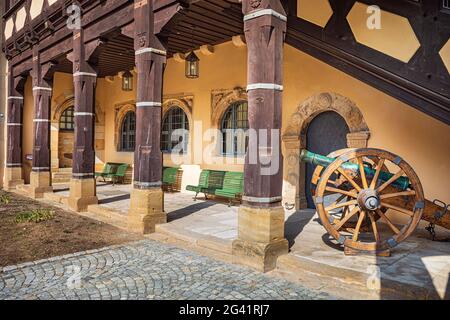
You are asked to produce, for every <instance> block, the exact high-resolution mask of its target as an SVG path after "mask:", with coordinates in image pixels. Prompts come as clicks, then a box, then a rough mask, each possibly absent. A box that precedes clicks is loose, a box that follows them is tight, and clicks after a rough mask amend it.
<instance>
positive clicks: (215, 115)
mask: <svg viewBox="0 0 450 320" xmlns="http://www.w3.org/2000/svg"><path fill="white" fill-rule="evenodd" d="M211 101H212V105H211V107H212V112H211V125H212V127H213V128H216V129H220V121H221V120H222V117H223V115H224V114H225V112H226V111H227V110H228V108H229V107H230V105H232V104H233V103H235V102H239V101H248V96H247V92H246V91H245V89H244V88H240V87H237V88H234V89H231V90H214V91H213V92H212V94H211Z"/></svg>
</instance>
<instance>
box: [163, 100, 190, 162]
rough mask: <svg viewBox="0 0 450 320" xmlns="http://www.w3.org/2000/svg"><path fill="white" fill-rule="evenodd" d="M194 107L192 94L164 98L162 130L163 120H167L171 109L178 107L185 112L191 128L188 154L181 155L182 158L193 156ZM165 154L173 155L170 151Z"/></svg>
mask: <svg viewBox="0 0 450 320" xmlns="http://www.w3.org/2000/svg"><path fill="white" fill-rule="evenodd" d="M193 105H194V96H193V95H192V94H186V93H179V94H171V95H165V96H164V97H163V105H162V118H161V130H162V124H163V120H164V119H165V117H166V115H167V113H168V112H169V111H170V109H172V108H174V107H178V108H180V109H181V110H183V112H184V114H185V115H186V117H187V121H188V128H189V135H188V137H189V139H188V143H187V148H186V152H184V153H183V154H181V155H182V156H188V155H190V154H191V149H192V136H193V135H192V132H193V128H194V121H193V117H192V108H193ZM163 152H164V153H165V154H171V152H169V151H163Z"/></svg>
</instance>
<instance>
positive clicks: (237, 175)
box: [222, 172, 244, 193]
mask: <svg viewBox="0 0 450 320" xmlns="http://www.w3.org/2000/svg"><path fill="white" fill-rule="evenodd" d="M243 187H244V174H243V173H242V172H227V173H225V178H224V181H223V188H222V189H224V190H232V191H234V192H236V193H242V190H243Z"/></svg>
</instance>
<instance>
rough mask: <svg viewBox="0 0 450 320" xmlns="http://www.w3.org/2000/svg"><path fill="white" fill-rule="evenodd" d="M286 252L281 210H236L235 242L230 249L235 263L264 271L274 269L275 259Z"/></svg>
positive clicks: (249, 208) (287, 247)
mask: <svg viewBox="0 0 450 320" xmlns="http://www.w3.org/2000/svg"><path fill="white" fill-rule="evenodd" d="M288 251H289V243H288V241H287V240H286V239H285V238H284V209H283V207H281V206H279V207H274V208H254V207H247V206H241V207H240V208H239V217H238V239H236V240H235V241H233V247H232V254H233V262H234V263H238V264H243V265H246V266H249V267H251V268H254V269H256V270H258V271H261V272H267V271H270V270H273V269H275V268H276V262H277V258H278V257H279V256H280V255H283V254H287V253H288Z"/></svg>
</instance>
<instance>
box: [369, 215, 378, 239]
mask: <svg viewBox="0 0 450 320" xmlns="http://www.w3.org/2000/svg"><path fill="white" fill-rule="evenodd" d="M368 216H369V219H370V222H371V224H372V231H373V235H374V236H375V241H376V242H380V240H381V237H380V233H379V231H378V227H377V221H376V220H375V217H374V216H373V213H372V212H370V211H369V213H368Z"/></svg>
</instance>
